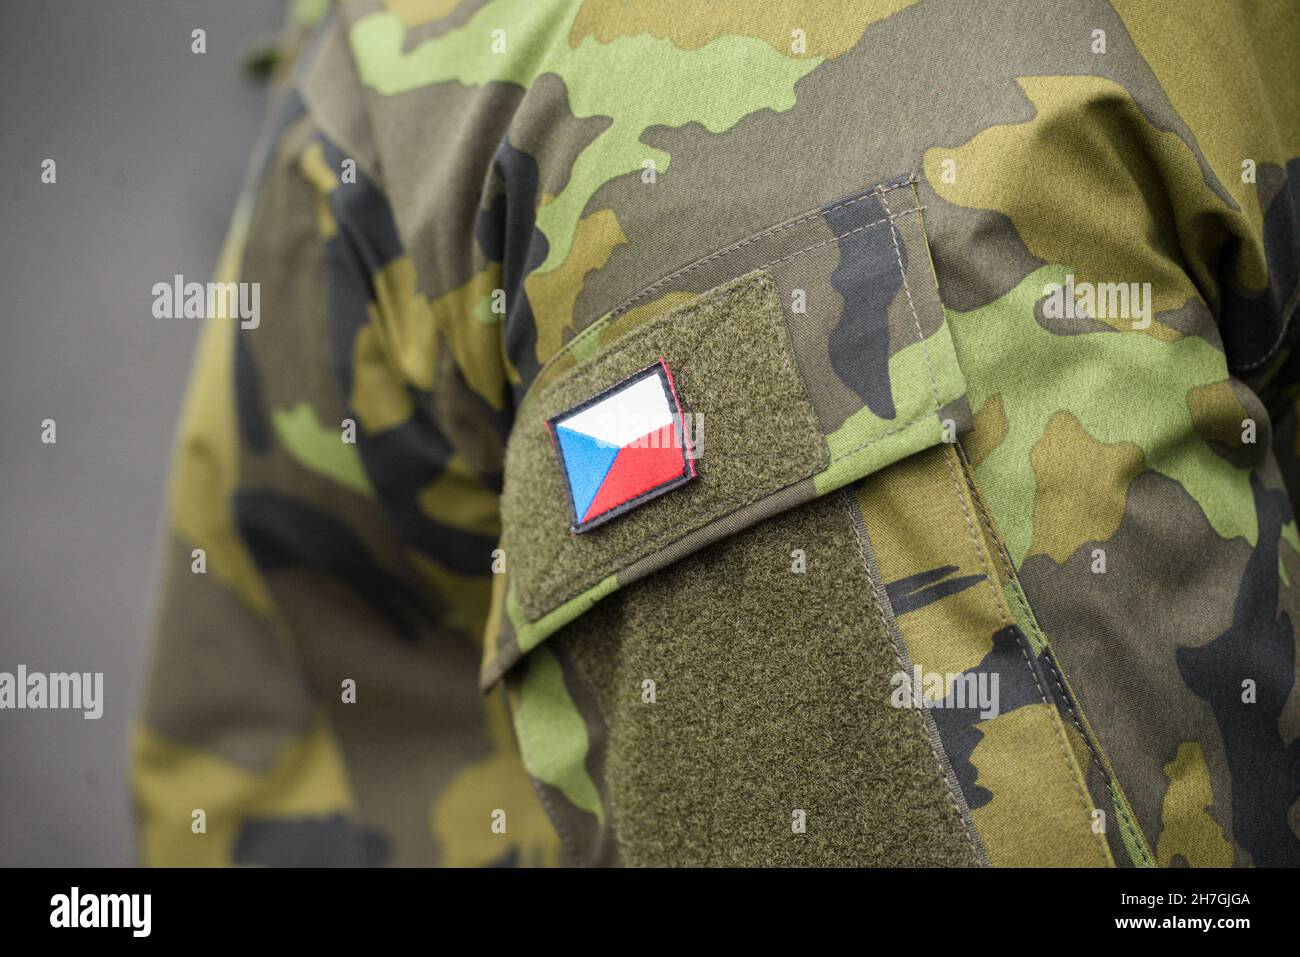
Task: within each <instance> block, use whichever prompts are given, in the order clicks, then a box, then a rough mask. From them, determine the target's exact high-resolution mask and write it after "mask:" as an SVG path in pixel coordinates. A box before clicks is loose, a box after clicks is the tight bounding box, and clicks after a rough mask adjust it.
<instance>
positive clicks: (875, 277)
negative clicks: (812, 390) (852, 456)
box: [822, 196, 907, 419]
mask: <svg viewBox="0 0 1300 957" xmlns="http://www.w3.org/2000/svg"><path fill="white" fill-rule="evenodd" d="M884 216H885V211H884V209H882V207H881V204H880V200H879V199H877V198H875V197H874V196H873V197H871V198H870V199H865V198H864V199H862V200H859V201H858V202H856V203H853V205H851V206H849V205H844V204H842V203H841V204H838V205H835V206H830V207H827V208H824V209H823V210H822V218H823V219H825V220H826V222H827V224H829V225H830V227H831V229H833V230H834V231H835V235H836V236H842V237H843V238H842V239H840V240H839V241H838V249H839V254H840V259H839V263H838V264H837V265H836V266H835V269H834V271H833V272H832V273H831V286H832V287H833V288H834V289H835V291H836V292H838V293H839V294H840V295H841V296H843V297H844V311H843V312H842V313H841V315H840V319H839V321H838V322H837V323H836V324H835V328H834V329H832V330H831V332H830V352H831V356H830V358H831V367H832V368H833V369H834V370H835V374H836V375H838V376H839V377H840V380H841V381H842V382H843V383H844V384H845V385H846V386H848V387H849V388H850V389H852V390H853V391H854V392H855V393H857V395H858V397H859V398H861V399H862V401H863V403H864V404H865V405H866V406H867V408H868V409H870V410H871V411H872V412H874V413H875V414H876V415H878V416H879V417H880V418H882V419H892V418H894V416H895V414H896V412H895V409H894V394H893V390H892V388H891V387H890V383H889V304H890V303H892V302H893V301H894V297H895V296H896V295H897V294H898V291H899V289H900V288H902V283H903V277H902V274H901V273H900V271H899V268H898V262H899V258H900V257H901V258H902V261H903V268H906V267H907V251H906V249H904V247H903V244H902V243H898V244H897V246H895V243H894V236H893V233H892V231H891V229H892V227H891V226H890V225H889V224H885V223H882V224H881V225H879V226H872V227H871V228H869V229H861V227H864V226H866V225H867V224H868V223H873V222H875V221H876V220H878V219H883V218H884ZM855 229H860V231H859V232H855V233H852V234H851V235H844V234H846V233H851V232H852V230H855Z"/></svg>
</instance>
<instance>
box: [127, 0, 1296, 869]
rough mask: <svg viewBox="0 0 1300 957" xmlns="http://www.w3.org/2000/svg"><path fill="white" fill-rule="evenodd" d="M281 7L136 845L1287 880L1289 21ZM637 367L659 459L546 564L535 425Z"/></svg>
mask: <svg viewBox="0 0 1300 957" xmlns="http://www.w3.org/2000/svg"><path fill="white" fill-rule="evenodd" d="M326 6H327V5H325V4H298V5H297V6H296V8H295V9H296V10H297V13H298V15H299V16H300V17H302V18H306V19H309V20H311V21H312V22H311V23H310V24H306V23H299V24H298V25H297V26H295V27H294V28H293V29H291V30H290V32H289V33H290V40H288V41H286V60H287V61H289V62H290V64H291V65H290V66H288V67H286V69H285V75H284V77H283V78H282V79H283V83H282V92H281V94H280V97H279V100H278V105H277V107H276V110H275V112H274V115H273V117H272V120H271V122H270V124H269V126H268V131H267V134H266V137H265V142H264V145H263V147H262V149H261V150H260V152H259V156H258V157H256V158H255V161H254V163H253V166H252V168H251V171H250V176H249V185H248V188H247V190H246V192H245V196H244V199H243V200H242V201H241V202H240V204H239V207H238V208H237V209H236V212H235V216H234V220H233V223H232V226H231V232H230V239H229V241H228V244H227V249H226V251H225V253H224V254H223V257H222V262H221V265H220V267H219V269H218V273H219V278H221V279H222V280H225V281H241V282H257V283H260V285H261V296H262V298H261V301H262V320H261V323H260V325H259V326H258V328H256V329H241V328H240V327H239V324H238V323H237V322H234V321H232V320H231V319H228V318H222V317H213V318H210V319H209V320H208V322H207V326H206V330H205V332H204V336H203V341H202V344H201V347H200V351H199V355H198V358H197V360H196V366H195V371H194V378H193V384H192V387H191V393H190V397H189V399H188V402H187V406H186V409H185V412H184V415H183V418H182V424H181V427H180V432H179V436H178V448H177V459H176V465H175V472H174V480H173V485H172V490H171V497H170V513H169V514H170V541H169V543H168V545H167V547H166V549H165V550H164V552H163V561H162V565H163V568H164V590H163V597H162V602H161V606H160V612H159V625H158V639H157V641H158V644H157V651H156V655H155V662H154V667H153V672H152V675H151V678H150V683H149V690H148V696H147V706H146V709H145V713H144V715H143V721H142V725H141V727H140V729H139V733H138V736H137V744H136V754H135V762H136V787H137V796H138V803H139V807H140V816H141V828H142V830H141V843H142V848H143V853H144V856H145V858H146V859H147V860H148V861H151V862H157V863H226V862H235V863H241V862H246V863H264V864H275V863H292V862H317V863H340V864H380V863H392V864H413V863H440V864H449V865H471V864H501V863H512V864H555V863H560V862H562V861H568V862H571V863H575V862H576V863H590V864H632V865H637V864H650V865H657V864H670V865H671V864H791V863H793V864H801V863H803V864H875V865H884V864H899V863H902V864H936V863H937V864H951V865H954V866H956V865H969V866H982V865H995V866H996V865H1069V866H1157V865H1159V866H1213V865H1219V866H1226V865H1239V866H1245V865H1262V866H1271V865H1296V864H1300V744H1297V740H1298V739H1300V682H1297V655H1296V636H1295V631H1294V625H1293V620H1294V617H1295V615H1296V612H1297V603H1298V601H1300V595H1298V593H1297V590H1296V589H1297V588H1300V580H1298V577H1297V576H1300V534H1298V532H1297V527H1296V523H1295V520H1294V517H1293V508H1294V503H1295V502H1296V499H1297V495H1298V494H1300V426H1298V425H1297V411H1298V405H1297V403H1298V402H1300V366H1298V365H1297V362H1300V359H1297V358H1296V357H1297V356H1298V355H1300V353H1298V352H1297V351H1296V350H1295V348H1294V347H1295V344H1296V341H1297V340H1298V339H1300V330H1297V329H1296V328H1293V326H1292V322H1291V320H1292V318H1293V317H1294V315H1295V312H1296V308H1297V302H1298V301H1300V10H1298V9H1297V7H1296V6H1295V4H1293V3H1288V2H1285V0H1278V2H1271V3H1270V2H1258V3H1246V2H1241V3H1232V4H1223V3H1211V2H1210V0H1191V2H1189V3H1186V4H1182V5H1179V7H1178V8H1177V10H1176V11H1172V10H1169V9H1166V8H1165V7H1163V6H1161V5H1159V4H1152V3H1142V2H1139V0H1111V2H1102V0H1082V2H1072V3H1065V2H1060V3H1057V2H1051V3H1045V4H1041V5H1033V6H1032V9H1031V7H1030V6H1024V5H1016V4H1005V5H987V4H982V5H976V4H971V3H969V2H965V0H912V2H909V0H892V2H862V0H813V2H806V3H785V2H779V3H763V4H759V3H747V2H737V3H709V4H700V3H693V2H692V3H686V2H675V0H657V2H649V0H645V2H642V0H632V2H614V0H573V2H558V0H557V2H538V0H460V2H457V0H426V2H419V0H388V2H382V3H381V2H377V0H358V2H349V3H343V4H340V5H338V7H337V8H329V9H326ZM290 48H291V49H290ZM660 358H662V359H663V360H664V361H666V363H667V364H668V365H669V366H670V367H671V369H672V370H673V376H674V381H675V382H676V385H677V388H678V389H679V390H680V392H681V397H682V400H683V403H684V405H685V407H686V408H687V409H688V410H689V411H690V412H691V413H692V414H694V415H696V416H698V427H697V429H696V431H695V433H694V436H693V442H694V443H695V444H696V446H697V448H696V451H697V452H698V462H699V475H698V478H697V479H696V480H695V481H693V482H691V483H690V484H688V485H686V486H683V487H682V488H680V489H675V490H673V491H671V492H669V493H667V494H665V495H663V496H661V497H659V498H656V499H655V500H654V501H651V502H647V503H646V504H644V505H642V506H640V507H638V508H636V509H634V510H632V511H629V512H628V513H627V514H625V515H621V516H619V517H618V518H616V519H614V520H612V521H610V522H608V523H607V524H605V525H602V526H601V527H600V528H598V529H593V530H592V531H590V532H588V533H586V534H583V535H574V534H572V533H571V532H570V530H569V507H568V503H567V500H566V497H565V496H566V492H565V489H564V485H563V482H562V478H561V474H560V471H559V469H558V466H557V463H556V458H555V451H554V447H553V444H552V443H551V441H550V437H549V436H548V433H547V430H546V426H545V421H546V419H547V418H548V417H551V416H554V415H556V414H557V413H559V412H561V411H563V410H565V409H568V408H571V407H573V406H574V405H575V404H576V403H579V402H581V401H583V400H584V399H586V398H588V397H590V396H593V395H596V394H598V393H600V392H601V391H602V390H604V389H607V388H608V387H610V386H611V385H613V384H614V383H616V382H619V381H620V380H622V379H623V378H624V377H626V376H627V375H629V374H631V373H633V372H635V371H637V370H640V369H644V368H646V367H647V366H648V365H649V364H651V363H653V362H655V361H656V360H658V359H660ZM196 549H202V550H203V552H202V554H203V556H204V559H205V561H206V568H205V570H204V572H203V573H202V574H196V573H195V572H194V564H195V562H196V561H197V559H196V558H195V550H196ZM353 682H354V683H355V685H354V688H355V701H349V700H347V695H348V690H347V688H346V687H345V685H347V686H352V685H351V683H353ZM913 682H914V683H913ZM900 689H903V690H906V691H908V692H909V693H908V694H904V695H902V697H901V698H900V697H899V691H900ZM916 691H919V694H916V693H915V692H916ZM984 692H990V693H991V694H992V698H991V699H985V698H982V697H981V695H982V694H983V693H984ZM971 695H974V696H975V697H974V698H973V699H972V698H971ZM197 809H202V810H204V811H205V816H206V831H205V832H204V833H195V830H194V826H193V820H194V812H195V810H197Z"/></svg>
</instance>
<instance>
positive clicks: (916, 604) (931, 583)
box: [885, 565, 984, 617]
mask: <svg viewBox="0 0 1300 957" xmlns="http://www.w3.org/2000/svg"><path fill="white" fill-rule="evenodd" d="M955 571H957V566H956V565H942V566H940V567H939V568H932V569H930V570H929V571H925V572H919V573H917V574H915V575H908V576H907V577H906V578H899V579H898V580H896V581H892V582H890V583H889V584H887V585H886V586H885V594H886V596H888V598H889V607H890V608H891V609H893V612H894V615H895V617H897V616H899V615H906V614H907V613H908V612H909V611H916V610H917V609H918V608H924V607H925V606H926V605H929V604H931V603H933V602H936V601H938V600H939V599H940V598H947V597H948V596H949V595H955V594H957V593H958V592H962V591H965V590H966V589H967V588H970V587H971V586H972V585H976V584H978V583H979V582H982V581H984V576H983V575H963V576H961V577H960V578H951V579H948V581H943V580H942V579H945V578H948V576H949V575H951V574H952V573H953V572H955Z"/></svg>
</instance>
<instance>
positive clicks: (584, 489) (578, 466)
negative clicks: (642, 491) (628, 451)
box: [555, 425, 622, 522]
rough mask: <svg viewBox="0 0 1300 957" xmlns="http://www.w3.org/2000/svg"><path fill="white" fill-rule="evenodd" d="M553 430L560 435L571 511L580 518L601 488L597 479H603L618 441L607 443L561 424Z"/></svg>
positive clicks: (616, 450) (616, 448)
mask: <svg viewBox="0 0 1300 957" xmlns="http://www.w3.org/2000/svg"><path fill="white" fill-rule="evenodd" d="M555 432H556V434H557V435H558V436H559V439H560V451H561V452H563V453H564V470H565V471H566V472H568V473H569V494H570V495H571V496H572V497H573V512H574V515H576V516H577V519H576V520H577V521H579V522H581V521H582V517H583V516H584V515H586V514H587V509H589V508H591V503H592V502H593V501H595V499H596V493H597V492H599V491H600V483H601V482H603V481H605V476H606V475H608V474H609V469H610V466H612V465H613V464H614V459H616V458H617V457H618V453H619V452H620V451H622V450H621V449H620V448H619V446H617V445H609V444H607V443H605V442H602V441H601V440H600V439H598V438H595V437H594V436H591V435H585V434H583V433H582V432H575V431H574V430H573V429H566V428H565V427H564V426H562V425H560V426H556V428H555Z"/></svg>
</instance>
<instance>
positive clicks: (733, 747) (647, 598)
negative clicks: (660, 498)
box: [549, 495, 979, 867]
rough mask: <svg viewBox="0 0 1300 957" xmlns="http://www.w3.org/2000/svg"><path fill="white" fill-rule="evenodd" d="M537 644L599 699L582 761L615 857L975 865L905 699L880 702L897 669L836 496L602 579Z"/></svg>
mask: <svg viewBox="0 0 1300 957" xmlns="http://www.w3.org/2000/svg"><path fill="white" fill-rule="evenodd" d="M796 550H797V551H796ZM665 608H673V609H681V613H680V614H675V615H673V623H672V626H671V627H668V628H665V627H664V609H665ZM808 609H816V610H817V611H816V614H815V615H812V616H810V615H809V614H808V611H807V610H808ZM549 647H550V648H551V649H552V650H553V651H554V653H555V655H556V656H557V658H558V659H559V660H560V661H561V662H563V664H564V667H565V669H566V671H567V677H568V678H569V683H570V685H571V686H572V687H574V688H575V689H576V690H578V691H581V692H582V693H581V695H580V697H582V698H584V699H587V698H590V699H592V700H594V702H595V706H596V707H597V708H598V710H599V714H598V715H592V716H591V717H590V718H589V719H588V720H589V723H590V724H591V725H592V726H593V727H599V728H603V729H604V730H603V734H601V735H596V736H593V737H592V740H593V741H599V742H600V743H599V744H598V745H596V746H595V747H596V750H595V751H594V752H593V753H591V754H589V755H588V756H587V763H586V766H587V767H589V768H594V769H597V773H599V774H602V775H603V782H598V787H599V788H600V790H601V791H602V793H603V794H604V795H605V799H606V802H607V810H608V812H609V813H608V814H607V815H606V820H607V822H608V823H607V826H608V827H611V828H612V829H613V834H612V839H613V841H614V842H615V844H616V846H617V848H618V855H619V857H620V859H621V860H622V861H623V862H624V863H625V864H628V865H632V866H765V865H778V866H808V865H811V866H869V865H874V866H949V867H951V866H961V865H967V866H973V865H975V864H977V863H978V860H979V858H978V852H977V851H976V849H975V845H974V844H973V839H972V837H971V836H970V834H969V832H968V830H967V828H966V826H965V824H964V823H963V820H962V816H961V812H960V811H959V809H958V805H957V803H956V800H955V798H954V796H953V794H952V792H951V790H950V788H949V785H948V782H947V781H946V779H945V777H944V775H943V773H942V771H941V766H940V762H939V759H938V756H937V755H936V753H935V750H934V746H933V744H932V743H931V740H930V738H929V736H928V734H927V732H926V730H925V726H924V721H923V717H922V714H921V713H920V712H919V711H916V710H914V709H910V708H896V707H894V706H893V705H892V704H891V703H890V696H891V691H892V690H893V683H892V680H891V679H892V678H893V676H894V675H896V674H897V673H899V672H900V671H901V670H902V665H901V663H900V662H899V659H898V656H897V653H896V650H895V646H894V644H893V642H892V640H891V637H890V634H889V631H888V630H887V627H886V625H885V621H884V619H883V617H882V613H881V609H880V606H879V604H878V603H877V599H876V594H875V591H874V589H873V588H872V585H871V581H870V579H869V576H868V572H867V570H866V567H865V566H864V559H863V557H862V555H861V553H860V552H859V550H858V545H857V540H856V538H855V535H854V530H853V525H852V517H851V515H850V513H849V511H848V509H847V508H846V506H845V503H844V501H843V499H842V497H841V496H839V495H830V496H824V497H822V498H819V499H816V500H815V501H813V502H810V503H807V504H804V505H801V506H798V507H796V508H794V509H791V510H789V511H787V512H785V513H783V514H781V515H778V516H776V517H774V518H772V519H770V520H768V521H765V522H759V523H758V524H756V525H753V526H751V527H750V528H748V529H745V530H744V531H741V532H739V533H737V534H736V535H734V536H732V537H730V538H727V539H724V540H722V541H720V542H718V543H715V544H713V545H710V546H708V547H706V548H704V549H702V550H700V551H698V552H696V553H695V554H693V555H691V556H689V557H687V558H684V559H683V560H681V561H680V562H678V563H677V564H675V565H672V566H670V567H669V568H667V569H664V570H662V571H660V572H659V573H657V574H655V575H651V576H649V577H647V578H644V579H642V580H641V581H638V582H636V583H633V584H631V585H628V586H627V587H625V588H622V589H620V590H618V591H616V592H615V593H613V594H612V595H610V596H609V597H608V598H606V599H605V600H604V601H602V602H600V603H598V604H597V605H596V606H595V607H593V608H592V609H591V610H590V611H588V612H587V614H585V615H583V616H582V617H581V618H579V619H578V620H577V621H575V622H573V623H571V624H569V625H567V626H565V627H564V628H563V629H561V630H559V631H557V632H556V633H555V634H554V635H553V636H552V637H551V639H550V642H549Z"/></svg>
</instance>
